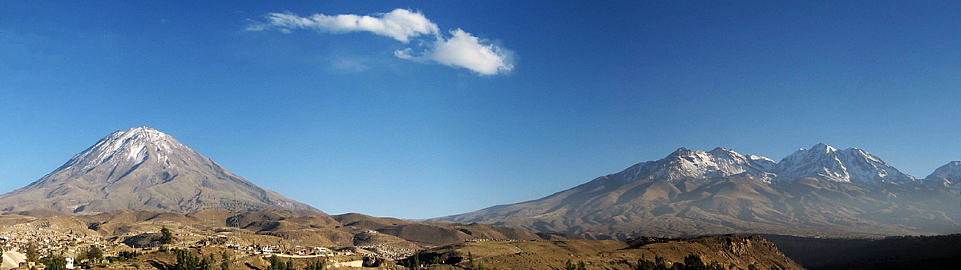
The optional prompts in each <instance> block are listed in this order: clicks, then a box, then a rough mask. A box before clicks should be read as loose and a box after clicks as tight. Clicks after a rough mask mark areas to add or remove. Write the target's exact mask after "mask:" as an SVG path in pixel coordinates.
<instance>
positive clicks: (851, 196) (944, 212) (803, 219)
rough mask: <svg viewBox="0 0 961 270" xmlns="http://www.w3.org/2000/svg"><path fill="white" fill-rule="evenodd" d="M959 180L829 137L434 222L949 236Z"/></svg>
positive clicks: (678, 157) (637, 173) (724, 152)
mask: <svg viewBox="0 0 961 270" xmlns="http://www.w3.org/2000/svg"><path fill="white" fill-rule="evenodd" d="M959 186H961V162H952V163H949V164H948V165H945V166H943V167H941V168H939V169H937V170H936V171H935V172H934V173H933V174H931V175H930V176H928V177H927V178H926V179H916V178H914V177H912V176H910V175H907V174H904V173H902V172H900V171H898V170H897V169H896V168H894V167H893V166H891V165H889V164H887V163H885V162H884V161H883V160H881V159H880V158H879V157H877V156H874V155H872V154H870V153H868V152H866V151H864V150H861V149H857V148H849V149H845V150H839V149H836V148H834V147H831V146H828V145H826V144H823V143H819V144H817V145H815V146H813V147H811V148H809V149H800V150H798V151H796V152H794V153H793V154H791V155H789V156H787V157H784V158H783V159H782V160H781V161H780V162H775V161H774V160H772V159H769V158H765V157H761V156H756V155H742V154H739V153H737V152H735V151H732V150H729V149H724V148H716V149H714V150H711V151H707V152H704V151H692V150H688V149H684V148H681V149H678V150H677V151H675V152H674V153H671V154H670V155H668V156H667V157H665V158H663V159H660V160H657V161H647V162H642V163H638V164H636V165H633V166H631V167H629V168H627V169H625V170H623V171H621V172H618V173H615V174H610V175H606V176H601V177H598V178H596V179H594V180H592V181H590V182H587V183H584V184H582V185H579V186H576V187H574V188H571V189H568V190H564V191H561V192H557V193H555V194H552V195H549V196H547V197H544V198H540V199H536V200H532V201H527V202H521V203H516V204H509V205H499V206H493V207H489V208H486V209H482V210H478V211H474V212H469V213H464V214H459V215H453V216H447V217H441V218H437V219H434V220H441V221H453V222H480V223H488V224H492V225H497V226H509V227H517V228H525V229H530V230H533V231H537V232H556V233H573V234H583V235H586V236H588V237H591V238H598V239H606V238H620V239H623V238H628V237H637V236H690V235H708V234H726V233H746V234H750V233H769V234H790V235H803V236H884V235H903V234H944V233H957V232H959V231H961V207H959V206H961V195H959V188H958V187H959Z"/></svg>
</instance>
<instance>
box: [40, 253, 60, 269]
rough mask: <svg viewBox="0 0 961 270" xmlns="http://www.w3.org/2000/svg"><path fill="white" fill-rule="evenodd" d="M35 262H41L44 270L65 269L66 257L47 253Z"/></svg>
mask: <svg viewBox="0 0 961 270" xmlns="http://www.w3.org/2000/svg"><path fill="white" fill-rule="evenodd" d="M37 262H39V263H41V264H43V265H44V269H45V270H67V258H64V257H63V256H54V255H53V253H49V254H47V256H44V257H43V258H40V260H38V261H37Z"/></svg>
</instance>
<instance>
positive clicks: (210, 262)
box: [197, 254, 214, 270]
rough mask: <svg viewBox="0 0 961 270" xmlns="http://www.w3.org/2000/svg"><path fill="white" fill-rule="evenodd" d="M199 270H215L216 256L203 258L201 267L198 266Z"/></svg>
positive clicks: (211, 255)
mask: <svg viewBox="0 0 961 270" xmlns="http://www.w3.org/2000/svg"><path fill="white" fill-rule="evenodd" d="M201 257H203V256H201ZM197 270H214V254H210V256H207V257H203V259H202V260H200V265H199V266H197Z"/></svg>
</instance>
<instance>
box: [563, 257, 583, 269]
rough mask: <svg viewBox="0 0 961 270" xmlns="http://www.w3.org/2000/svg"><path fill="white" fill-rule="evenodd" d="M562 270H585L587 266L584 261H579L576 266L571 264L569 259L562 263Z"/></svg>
mask: <svg viewBox="0 0 961 270" xmlns="http://www.w3.org/2000/svg"><path fill="white" fill-rule="evenodd" d="M564 270H587V265H585V264H584V261H579V262H577V264H576V265H575V264H573V263H571V259H567V263H564Z"/></svg>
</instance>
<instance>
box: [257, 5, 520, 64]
mask: <svg viewBox="0 0 961 270" xmlns="http://www.w3.org/2000/svg"><path fill="white" fill-rule="evenodd" d="M265 17H266V19H267V22H258V21H253V20H248V25H247V27H246V29H245V30H247V31H264V30H268V29H271V28H277V29H278V30H279V31H280V32H282V33H285V34H290V33H292V31H293V30H295V29H312V30H316V31H320V32H324V33H334V34H337V33H348V32H371V33H374V34H377V35H381V36H386V37H390V38H393V39H395V40H397V41H400V42H403V43H405V44H406V43H409V42H410V41H411V40H412V39H415V38H418V37H421V36H427V37H428V38H429V37H433V40H422V42H419V44H421V45H420V46H421V47H422V48H421V50H420V52H418V53H414V49H412V48H407V49H403V50H397V51H394V55H395V56H397V57H398V58H401V59H407V60H411V61H415V62H421V63H426V62H436V63H439V64H442V65H446V66H450V67H461V68H466V69H469V70H471V71H473V72H476V73H477V74H480V75H495V74H500V73H507V72H510V71H511V70H513V69H514V65H513V64H512V63H511V57H510V55H511V52H510V51H509V50H507V49H504V48H501V47H498V46H496V45H493V44H490V43H489V42H488V41H487V40H483V39H480V38H477V37H476V36H474V35H471V34H470V33H468V32H465V31H464V30H461V29H459V28H458V29H456V30H451V31H450V35H451V36H450V37H449V38H447V37H444V35H443V34H442V33H441V32H440V31H439V30H438V29H439V27H437V25H436V24H434V23H433V22H431V21H430V20H428V19H427V17H424V15H423V14H421V13H420V12H413V11H410V10H406V9H395V10H393V11H391V12H390V13H382V14H374V15H365V16H360V15H353V14H340V15H324V14H315V15H312V16H309V17H300V16H298V15H295V14H292V13H269V14H267V15H266V16H265Z"/></svg>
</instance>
